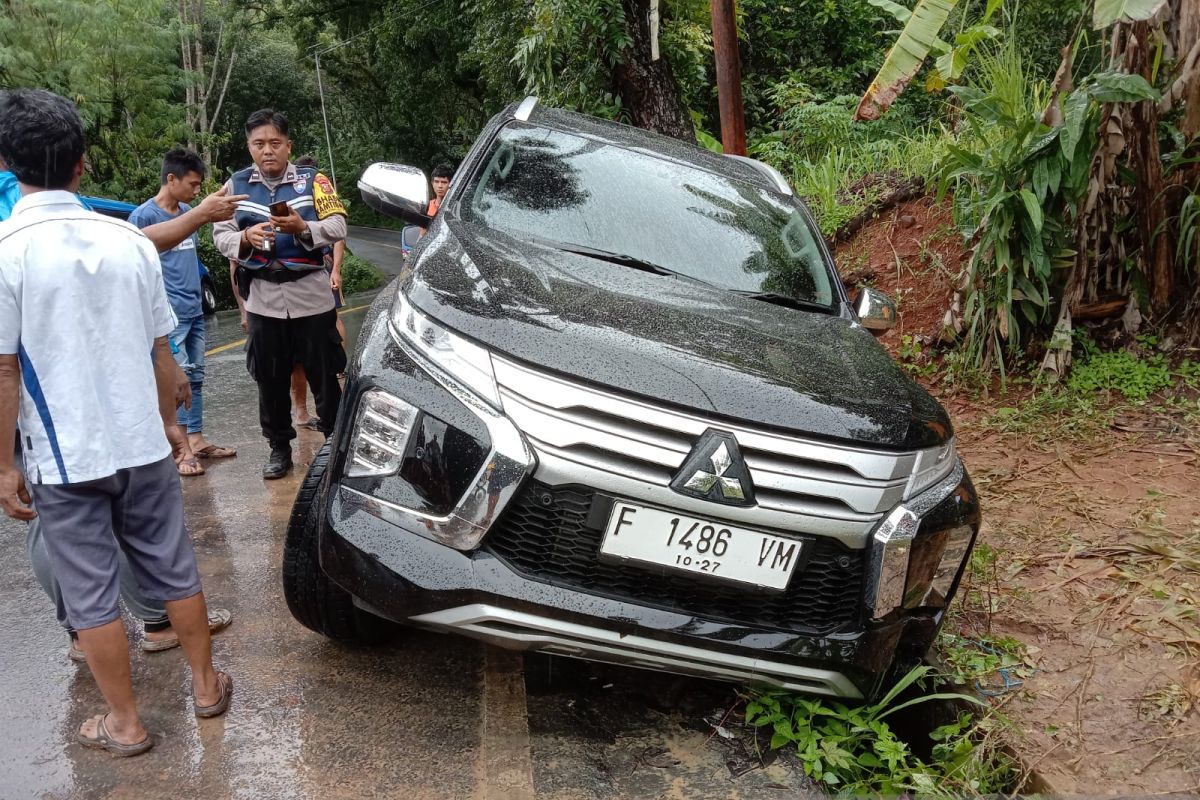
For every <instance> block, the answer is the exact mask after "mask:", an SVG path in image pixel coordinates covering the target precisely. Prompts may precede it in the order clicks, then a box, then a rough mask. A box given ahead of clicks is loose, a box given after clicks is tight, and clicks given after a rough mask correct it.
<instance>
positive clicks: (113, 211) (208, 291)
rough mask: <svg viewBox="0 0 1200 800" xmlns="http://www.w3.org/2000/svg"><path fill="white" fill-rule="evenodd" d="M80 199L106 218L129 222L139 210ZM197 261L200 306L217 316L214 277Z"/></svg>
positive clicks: (112, 202) (117, 203)
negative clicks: (198, 266) (130, 216)
mask: <svg viewBox="0 0 1200 800" xmlns="http://www.w3.org/2000/svg"><path fill="white" fill-rule="evenodd" d="M79 199H80V200H82V201H83V202H84V205H86V206H87V207H88V208H90V209H91V210H92V211H95V212H96V213H97V214H103V215H104V216H106V217H115V218H116V219H124V220H128V219H129V215H130V214H132V213H133V210H134V209H135V208H137V206H135V205H134V204H133V203H125V202H122V201H120V200H110V199H108V198H106V197H89V196H87V195H80V196H79ZM196 261H197V263H199V264H200V305H201V307H202V308H203V310H204V313H205V315H208V314H215V313H216V311H217V290H216V287H215V286H214V285H213V279H212V275H211V274H210V273H209V271H208V267H206V266H204V262H203V261H201V260H200V259H199V258H197V259H196Z"/></svg>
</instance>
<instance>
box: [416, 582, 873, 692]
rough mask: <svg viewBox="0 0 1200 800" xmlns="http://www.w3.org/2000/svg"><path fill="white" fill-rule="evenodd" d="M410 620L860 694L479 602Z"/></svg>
mask: <svg viewBox="0 0 1200 800" xmlns="http://www.w3.org/2000/svg"><path fill="white" fill-rule="evenodd" d="M409 621H410V622H412V623H414V624H418V625H424V626H428V627H432V628H437V629H439V630H446V631H452V632H455V633H461V634H465V635H467V636H472V637H474V638H477V639H482V640H484V641H487V642H490V643H492V644H496V645H500V646H501V647H508V648H512V649H518V650H536V651H538V652H542V653H550V654H553V655H561V656H568V657H570V658H581V659H586V660H588V661H603V662H606V663H611V664H619V665H621V666H627V667H637V668H640V669H652V670H657V671H660V672H673V673H678V674H682V675H693V676H696V677H701V678H711V679H714V680H721V681H733V682H737V683H759V684H767V685H771V686H777V687H780V688H783V689H790V690H793V691H798V692H805V693H807V694H819V695H826V696H830V697H843V698H847V699H857V698H860V697H862V693H861V692H859V690H858V689H857V688H856V687H855V686H854V684H853V683H851V682H850V679H849V678H847V677H846V676H845V675H842V674H841V673H840V672H834V671H832V670H825V669H815V668H812V667H802V666H798V665H796V664H785V663H781V662H777V661H767V660H764V659H760V658H748V657H746V656H737V655H730V654H728V653H721V652H716V651H712V650H705V649H703V648H700V647H690V646H687V645H678V644H671V643H669V642H662V641H658V640H657V639H648V638H646V637H643V636H637V635H623V634H621V633H618V632H616V631H610V630H606V629H604V628H596V627H592V626H589V625H579V624H576V623H572V622H563V621H561V620H557V619H553V618H550V617H542V616H538V615H536V614H528V613H525V612H521V611H512V610H509V609H506V608H501V607H499V606H492V605H486V604H483V603H477V604H473V605H467V606H459V607H457V608H450V609H445V610H443V611H435V612H433V613H430V614H421V615H419V616H415V617H410V618H409Z"/></svg>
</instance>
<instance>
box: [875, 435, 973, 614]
mask: <svg viewBox="0 0 1200 800" xmlns="http://www.w3.org/2000/svg"><path fill="white" fill-rule="evenodd" d="M965 475H966V469H965V468H964V467H963V464H962V461H960V460H959V459H957V458H956V459H955V460H954V464H953V465H952V467H951V469H950V472H949V474H948V475H946V477H944V478H942V479H941V480H940V481H938V482H937V483H936V484H934V485H933V486H931V487H930V488H929V489H927V490H926V491H924V492H922V493H921V494H919V495H917V496H916V497H914V498H912V499H911V500H909V501H908V502H906V503H905V504H904V505H902V506H896V508H895V509H893V510H892V513H891V514H888V516H887V517H886V518H885V519H884V520H883V521H882V522H880V523H879V525H878V526H876V528H875V530H874V532H872V534H871V540H870V542H869V544H868V548H869V549H868V551H867V552H868V556H867V583H866V591H865V593H864V598H863V601H864V603H865V604H866V606H867V608H868V609H870V610H871V616H872V619H882V618H884V617H886V616H887V615H888V614H890V613H892V612H893V611H895V610H896V609H897V608H900V607H901V606H902V605H903V603H904V588H905V584H906V583H907V581H908V559H909V556H910V555H911V554H912V545H913V540H914V539H915V538H916V536H917V531H918V530H920V527H921V518H922V517H924V516H925V515H926V514H928V513H929V512H930V511H932V510H933V508H934V507H935V506H936V505H937V504H938V503H940V502H942V501H943V500H945V499H946V498H947V497H949V496H950V494H951V493H952V492H953V491H954V490H955V489H956V488H958V485H959V484H960V483H962V480H963V477H964V476H965Z"/></svg>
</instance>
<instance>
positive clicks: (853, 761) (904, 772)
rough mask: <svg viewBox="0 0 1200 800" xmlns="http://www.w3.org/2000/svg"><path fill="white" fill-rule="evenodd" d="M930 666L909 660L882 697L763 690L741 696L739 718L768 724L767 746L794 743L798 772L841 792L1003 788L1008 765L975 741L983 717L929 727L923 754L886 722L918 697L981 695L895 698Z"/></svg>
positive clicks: (956, 792) (950, 792) (1009, 779)
mask: <svg viewBox="0 0 1200 800" xmlns="http://www.w3.org/2000/svg"><path fill="white" fill-rule="evenodd" d="M930 672H931V670H930V668H929V667H925V666H921V667H916V668H915V669H913V670H912V671H911V672H909V673H908V674H907V675H905V676H904V677H903V678H901V679H900V681H899V682H898V683H897V684H896V686H895V687H894V688H893V689H892V690H891V691H890V692H888V694H887V695H885V696H884V698H883V699H882V700H880V701H879V702H877V703H873V704H870V705H861V706H847V705H845V704H843V703H839V702H835V701H830V700H819V699H813V698H807V697H801V696H798V695H794V694H790V693H788V692H780V691H771V692H764V693H761V694H757V695H755V696H753V697H752V698H751V700H750V702H749V703H748V704H747V706H746V721H747V722H748V723H749V724H751V725H754V726H755V727H760V728H763V727H767V726H770V730H771V742H770V744H771V747H772V748H774V749H778V748H781V747H794V748H795V751H796V754H797V755H798V756H799V758H800V762H801V763H802V764H803V765H804V772H805V774H807V775H809V776H810V777H812V778H813V779H815V780H818V781H820V782H822V783H824V784H825V785H826V786H828V787H830V788H831V789H833V790H834V791H836V792H837V793H838V794H839V795H841V796H854V795H862V794H884V795H899V794H904V793H907V792H917V793H920V794H922V795H938V794H940V795H942V796H961V795H963V794H993V793H998V792H1004V791H1007V790H1009V789H1010V788H1011V784H1012V783H1013V781H1014V777H1015V772H1014V769H1013V765H1012V764H1011V763H1009V762H1008V761H1007V760H1006V759H1005V758H1003V757H1002V756H999V755H998V754H997V753H996V752H995V750H994V748H993V747H992V746H990V745H986V746H985V745H982V744H981V743H980V741H977V739H978V737H980V736H981V735H983V734H984V733H985V731H983V730H982V728H981V727H980V726H981V725H982V724H983V723H975V722H973V720H972V718H971V716H970V715H969V714H962V715H960V716H959V717H958V718H957V719H955V720H954V721H953V722H951V723H949V724H947V725H942V726H941V727H939V728H937V729H935V730H934V731H933V732H932V733H931V734H930V738H931V739H932V740H933V742H934V746H933V750H932V754H931V755H932V757H931V758H930V759H929V761H928V762H926V761H924V760H922V759H921V758H918V757H917V756H916V755H915V754H914V753H913V752H912V751H911V749H910V748H909V746H908V744H907V743H905V742H904V741H903V740H901V739H900V738H899V737H898V736H897V735H896V734H895V732H894V731H893V730H892V729H891V727H889V725H888V723H887V722H885V719H886V718H887V717H889V716H890V715H892V714H894V713H896V712H897V711H900V710H902V709H905V708H908V707H910V706H913V705H916V704H919V703H925V702H930V701H936V700H966V701H970V702H973V703H979V702H980V701H978V700H976V699H975V698H972V697H967V696H965V695H958V694H930V695H922V696H919V697H916V698H913V699H910V700H905V701H902V702H897V700H898V698H899V697H900V695H901V694H902V693H903V692H904V691H905V690H906V689H908V688H909V687H910V686H912V685H913V684H914V683H916V682H917V681H919V680H921V679H922V678H924V677H926V676H927V675H929V674H930ZM989 724H990V723H989ZM983 727H987V726H983ZM984 738H986V736H985V737H984Z"/></svg>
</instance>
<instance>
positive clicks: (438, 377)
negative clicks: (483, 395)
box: [339, 321, 537, 550]
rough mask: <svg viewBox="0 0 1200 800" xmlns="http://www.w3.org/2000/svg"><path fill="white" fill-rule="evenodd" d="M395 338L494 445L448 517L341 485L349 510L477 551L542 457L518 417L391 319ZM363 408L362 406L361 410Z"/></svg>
mask: <svg viewBox="0 0 1200 800" xmlns="http://www.w3.org/2000/svg"><path fill="white" fill-rule="evenodd" d="M388 331H389V333H390V334H391V337H392V341H393V342H394V343H395V345H396V346H397V347H399V348H400V349H401V350H403V351H404V354H405V355H406V356H408V357H409V358H410V359H411V360H412V362H413V363H414V364H416V365H417V366H419V367H420V368H421V369H423V370H425V373H426V374H427V375H429V377H430V378H432V379H433V380H435V381H437V382H438V383H439V384H441V385H442V387H443V388H445V389H446V391H448V392H450V393H451V394H452V395H454V397H455V398H456V399H458V401H459V402H461V403H462V404H463V405H464V406H465V407H466V408H468V409H470V410H471V412H472V413H474V414H475V416H477V417H479V419H480V420H481V421H482V422H483V424H484V425H485V426H486V427H487V431H488V436H489V437H490V438H491V440H492V450H491V452H490V453H488V457H487V458H486V459H485V460H484V462H483V466H481V467H480V469H479V472H478V473H477V474H476V475H475V478H474V480H473V481H472V482H471V485H470V486H469V487H468V488H467V491H466V493H465V494H463V496H462V497H461V498H460V499H459V501H458V505H457V506H455V507H454V510H453V511H451V512H450V513H449V514H447V515H446V516H443V517H435V516H430V515H428V514H424V513H422V512H420V511H417V510H415V509H411V508H405V507H404V506H399V505H396V504H394V503H389V502H387V501H385V500H381V499H379V498H378V497H374V496H372V495H369V494H364V493H363V492H359V491H356V490H354V489H350V488H348V487H346V486H340V487H339V493H340V496H341V499H342V501H343V503H344V504H345V507H346V509H348V510H349V511H353V510H356V509H361V510H363V511H365V512H367V513H368V514H371V515H372V516H375V517H379V518H380V519H382V520H384V521H385V522H390V523H391V524H393V525H396V526H398V527H400V528H403V529H404V530H406V531H409V532H410V533H415V534H417V535H419V536H424V537H426V538H427V539H432V540H434V541H435V542H439V543H440V544H444V545H448V546H450V547H453V548H456V549H458V550H473V549H474V548H476V547H478V546H479V542H480V540H481V539H482V538H483V536H484V534H486V533H487V531H488V528H490V527H491V526H492V523H493V522H495V521H496V518H497V517H498V516H500V514H501V512H503V511H504V509H505V507H506V506H508V502H509V501H510V500H511V499H512V498H513V495H515V494H516V493H517V490H518V489H519V488H520V487H521V484H522V482H523V481H524V480H525V478H526V476H528V475H529V474H530V473H531V472H533V470H534V469H535V467H536V466H537V457H536V456H535V455H534V454H533V451H532V450H531V449H530V448H529V444H528V442H526V440H525V437H524V436H523V435H522V434H521V432H520V431H519V430H517V426H516V425H514V424H513V422H512V420H510V419H509V418H508V417H506V416H504V415H503V414H501V413H499V412H497V411H496V410H495V409H493V408H492V407H491V406H489V405H487V403H484V402H482V401H481V400H480V399H479V398H477V397H476V396H475V395H474V394H473V393H471V392H470V391H469V390H468V389H467V388H465V387H464V386H462V385H460V384H459V383H458V382H457V381H456V380H454V379H453V378H452V377H451V376H449V375H447V374H446V373H445V372H444V371H443V370H442V369H441V368H439V367H438V366H437V365H436V364H432V363H430V361H429V360H428V359H427V358H425V356H423V355H422V354H421V353H419V352H417V351H416V350H415V349H413V348H412V347H411V346H410V345H409V344H408V343H407V342H405V341H404V337H403V336H400V335H398V334H397V333H396V330H395V328H394V327H393V326H392V323H391V322H390V321H389V322H388ZM355 412H356V413H357V409H356V410H355Z"/></svg>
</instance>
